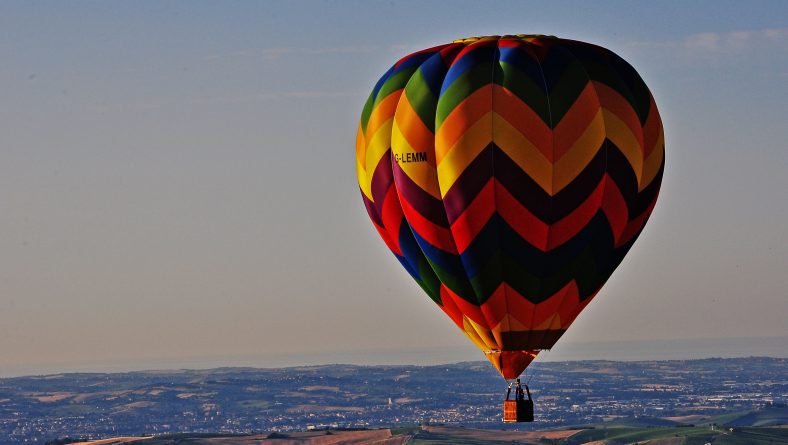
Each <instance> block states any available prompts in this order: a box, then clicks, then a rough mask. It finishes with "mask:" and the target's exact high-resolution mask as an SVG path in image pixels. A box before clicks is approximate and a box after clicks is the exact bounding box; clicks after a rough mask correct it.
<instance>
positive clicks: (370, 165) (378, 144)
mask: <svg viewBox="0 0 788 445" xmlns="http://www.w3.org/2000/svg"><path fill="white" fill-rule="evenodd" d="M392 122H394V119H393V118H392V119H389V120H388V121H386V122H385V123H383V124H382V125H380V126H379V127H378V131H377V132H376V133H375V134H374V135H373V136H372V137H371V138H369V137H368V138H367V140H368V141H369V143H367V150H366V159H365V160H364V161H365V163H366V168H365V169H364V170H365V171H366V176H365V178H364V185H362V186H361V189H362V190H365V194H367V192H366V191H368V194H367V197H368V198H370V199H372V192H371V190H372V175H374V174H375V168H376V167H377V166H378V164H379V163H380V160H381V159H382V158H383V156H384V155H385V154H386V151H388V149H389V148H390V147H391V124H392ZM367 136H369V135H367Z"/></svg>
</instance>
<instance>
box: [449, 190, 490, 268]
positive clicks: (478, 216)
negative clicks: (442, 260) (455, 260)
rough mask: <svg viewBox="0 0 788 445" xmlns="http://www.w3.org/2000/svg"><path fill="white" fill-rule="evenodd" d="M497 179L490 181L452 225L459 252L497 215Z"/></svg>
mask: <svg viewBox="0 0 788 445" xmlns="http://www.w3.org/2000/svg"><path fill="white" fill-rule="evenodd" d="M494 181H495V179H492V178H491V179H490V180H489V181H487V184H485V185H484V187H483V188H482V190H481V191H480V192H479V194H478V195H476V197H475V198H473V201H471V203H470V204H468V206H467V207H466V208H465V210H463V212H462V213H461V214H460V216H459V217H457V219H456V220H455V221H454V222H453V223H452V225H451V233H452V235H453V236H454V242H455V244H456V246H457V251H458V252H459V253H462V252H464V251H465V249H467V248H468V246H469V245H470V244H471V242H473V240H474V238H476V235H478V234H479V232H480V231H481V230H482V228H484V225H485V224H487V221H489V220H490V218H491V217H492V215H493V213H495V183H494Z"/></svg>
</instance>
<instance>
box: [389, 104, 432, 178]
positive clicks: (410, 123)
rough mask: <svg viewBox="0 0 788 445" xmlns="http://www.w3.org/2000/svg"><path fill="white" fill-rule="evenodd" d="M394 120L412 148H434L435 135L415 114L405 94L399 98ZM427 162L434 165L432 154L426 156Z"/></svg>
mask: <svg viewBox="0 0 788 445" xmlns="http://www.w3.org/2000/svg"><path fill="white" fill-rule="evenodd" d="M394 120H395V121H396V122H397V126H398V127H399V129H400V131H401V132H402V135H403V136H405V139H406V140H407V141H408V144H410V146H411V147H413V149H414V150H416V151H428V152H429V151H432V150H434V149H435V135H434V134H433V133H432V131H430V129H429V128H427V126H426V125H424V122H423V121H422V120H421V118H420V117H419V115H418V114H416V111H415V110H414V109H413V106H412V105H411V103H410V101H409V100H408V96H407V95H406V94H403V95H402V97H401V98H400V101H399V105H398V106H397V113H396V114H395V115H394ZM427 162H428V163H429V165H431V166H432V167H433V168H434V167H435V159H434V158H433V157H432V156H427Z"/></svg>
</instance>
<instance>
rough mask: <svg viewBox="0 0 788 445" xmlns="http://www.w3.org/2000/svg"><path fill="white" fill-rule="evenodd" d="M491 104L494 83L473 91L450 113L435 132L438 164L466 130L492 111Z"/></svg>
mask: <svg viewBox="0 0 788 445" xmlns="http://www.w3.org/2000/svg"><path fill="white" fill-rule="evenodd" d="M491 105H492V85H485V86H483V87H481V88H479V89H478V90H476V91H474V92H473V93H471V94H470V95H469V96H468V97H467V98H465V100H463V101H462V102H461V103H460V104H459V105H457V106H456V107H455V108H454V109H453V110H452V111H451V113H449V116H448V117H446V120H444V121H443V124H441V126H440V128H438V130H437V132H436V134H435V158H436V162H437V163H438V164H440V162H441V160H442V159H443V157H444V156H446V154H447V153H448V151H449V150H451V148H452V147H454V144H456V143H457V141H458V140H459V139H460V138H461V137H462V135H463V134H465V131H466V130H467V129H468V128H470V127H471V126H472V125H473V124H474V123H476V121H478V120H479V119H480V118H481V117H482V116H484V115H485V114H487V113H489V112H490V108H491Z"/></svg>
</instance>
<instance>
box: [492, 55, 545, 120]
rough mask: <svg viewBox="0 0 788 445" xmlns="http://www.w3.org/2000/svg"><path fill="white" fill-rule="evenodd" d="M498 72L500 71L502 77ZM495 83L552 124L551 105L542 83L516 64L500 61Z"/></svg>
mask: <svg viewBox="0 0 788 445" xmlns="http://www.w3.org/2000/svg"><path fill="white" fill-rule="evenodd" d="M498 72H500V77H499V75H498ZM499 79H500V80H499ZM495 83H498V84H500V85H501V86H503V87H504V88H506V89H507V90H509V91H511V92H512V93H514V94H515V95H516V96H517V97H518V98H519V99H520V100H521V101H523V102H524V103H525V104H526V105H528V106H529V107H530V108H531V109H532V110H534V112H535V113H536V114H537V115H539V117H540V118H541V119H542V121H543V122H544V123H545V124H546V125H547V126H548V127H549V126H550V106H549V104H548V102H547V95H546V94H545V93H544V89H543V88H542V85H538V84H536V82H534V81H533V79H532V78H531V76H529V75H527V74H525V73H523V72H522V71H520V70H519V69H517V67H515V66H514V65H511V64H508V63H506V62H500V71H498V70H496V82H495Z"/></svg>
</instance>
